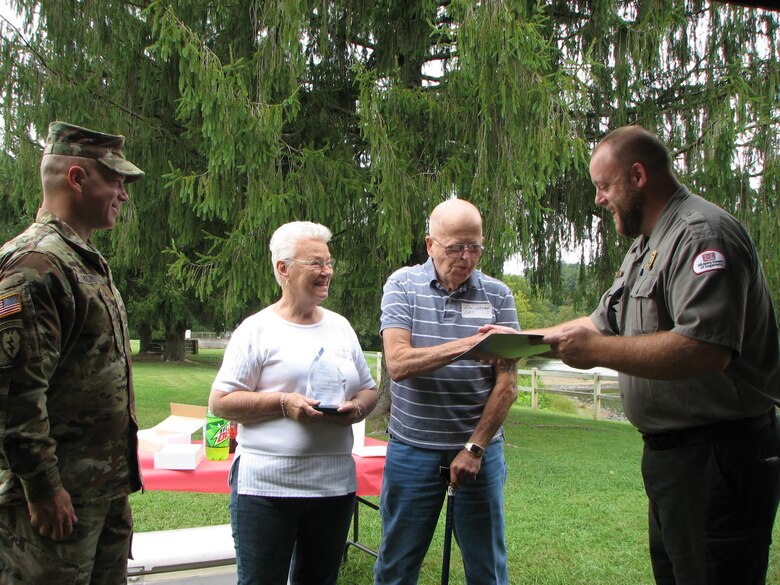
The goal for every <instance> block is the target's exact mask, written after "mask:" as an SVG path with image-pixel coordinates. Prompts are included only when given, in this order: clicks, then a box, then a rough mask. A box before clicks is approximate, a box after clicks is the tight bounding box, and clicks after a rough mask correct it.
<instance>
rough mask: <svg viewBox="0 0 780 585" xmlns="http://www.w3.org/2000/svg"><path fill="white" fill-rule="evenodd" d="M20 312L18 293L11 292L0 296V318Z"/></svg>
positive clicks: (20, 303)
mask: <svg viewBox="0 0 780 585" xmlns="http://www.w3.org/2000/svg"><path fill="white" fill-rule="evenodd" d="M21 312H22V301H21V300H20V299H19V293H11V294H9V295H5V296H4V297H2V298H0V319H2V318H3V317H7V316H8V315H13V314H14V313H21Z"/></svg>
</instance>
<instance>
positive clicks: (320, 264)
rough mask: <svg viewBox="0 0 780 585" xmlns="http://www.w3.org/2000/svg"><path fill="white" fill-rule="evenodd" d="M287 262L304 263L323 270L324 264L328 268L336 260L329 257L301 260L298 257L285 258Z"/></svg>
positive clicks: (331, 266) (332, 265)
mask: <svg viewBox="0 0 780 585" xmlns="http://www.w3.org/2000/svg"><path fill="white" fill-rule="evenodd" d="M285 260H287V261H288V262H297V263H298V264H305V265H306V266H308V267H309V268H316V269H318V270H323V269H324V268H325V267H326V266H327V267H328V268H330V269H333V267H334V266H335V265H336V261H335V260H334V259H333V258H331V259H329V260H323V259H322V258H315V259H314V260H301V259H300V258H285Z"/></svg>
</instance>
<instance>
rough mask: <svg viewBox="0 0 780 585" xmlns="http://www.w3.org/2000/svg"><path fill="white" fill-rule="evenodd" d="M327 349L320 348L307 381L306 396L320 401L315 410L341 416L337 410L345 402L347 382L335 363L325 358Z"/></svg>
mask: <svg viewBox="0 0 780 585" xmlns="http://www.w3.org/2000/svg"><path fill="white" fill-rule="evenodd" d="M324 354H325V348H320V351H319V352H318V353H317V357H315V358H314V361H313V362H312V363H311V367H310V368H309V377H308V379H307V380H306V396H308V397H309V398H313V399H314V400H319V401H320V403H319V405H317V406H315V407H314V408H315V410H319V411H321V412H325V413H327V414H339V413H338V412H336V409H337V408H338V407H339V406H340V405H341V403H342V402H344V399H345V397H346V391H347V380H346V379H345V378H344V375H343V374H342V373H341V370H340V369H339V367H338V365H337V364H336V363H335V362H332V361H329V360H328V359H327V356H325V357H324V358H323V355H324Z"/></svg>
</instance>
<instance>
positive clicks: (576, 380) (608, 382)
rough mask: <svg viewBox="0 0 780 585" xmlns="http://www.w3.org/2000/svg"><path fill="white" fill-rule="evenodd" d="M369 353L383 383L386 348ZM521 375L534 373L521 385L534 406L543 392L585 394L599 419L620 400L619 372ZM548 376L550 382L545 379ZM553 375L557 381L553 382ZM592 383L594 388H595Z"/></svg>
mask: <svg viewBox="0 0 780 585" xmlns="http://www.w3.org/2000/svg"><path fill="white" fill-rule="evenodd" d="M365 353H366V357H370V356H372V354H373V358H374V366H375V372H376V377H375V380H374V381H375V382H376V384H377V386H379V385H380V384H381V376H382V352H381V351H377V352H369V351H367V352H365ZM517 375H518V376H530V378H531V385H530V386H522V385H519V386H518V387H517V389H518V391H520V392H530V394H531V408H533V409H534V410H537V409H538V408H539V394H540V393H548V394H562V395H564V396H572V397H575V398H578V397H582V398H586V399H591V400H592V401H593V418H594V419H596V420H598V419H600V418H601V406H602V401H604V400H607V401H610V400H611V401H615V400H620V393H619V392H618V390H617V379H618V378H617V375H615V374H603V373H600V372H587V371H582V372H570V371H564V370H540V369H539V368H531V369H526V370H518V371H517ZM561 378H564V379H571V381H572V383H571V384H566V383H562V382H561V381H560V379H561ZM545 379H547V382H545ZM553 379H555V380H554V383H553ZM591 386H592V389H591Z"/></svg>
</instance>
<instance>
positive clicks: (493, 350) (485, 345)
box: [452, 333, 550, 361]
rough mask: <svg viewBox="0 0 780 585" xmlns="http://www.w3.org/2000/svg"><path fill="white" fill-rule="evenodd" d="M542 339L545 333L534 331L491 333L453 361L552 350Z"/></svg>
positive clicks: (509, 357)
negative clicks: (538, 333) (539, 333)
mask: <svg viewBox="0 0 780 585" xmlns="http://www.w3.org/2000/svg"><path fill="white" fill-rule="evenodd" d="M542 339H544V335H537V334H533V333H490V334H489V335H488V336H487V337H485V339H483V340H482V341H480V342H479V343H477V344H476V345H475V346H473V347H472V348H471V349H469V350H468V351H465V352H463V353H462V354H460V355H459V356H456V357H455V358H454V359H453V360H452V361H455V360H495V359H517V358H524V357H530V356H532V355H539V354H540V353H545V352H548V351H550V346H549V345H546V344H544V343H541V341H542Z"/></svg>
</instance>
